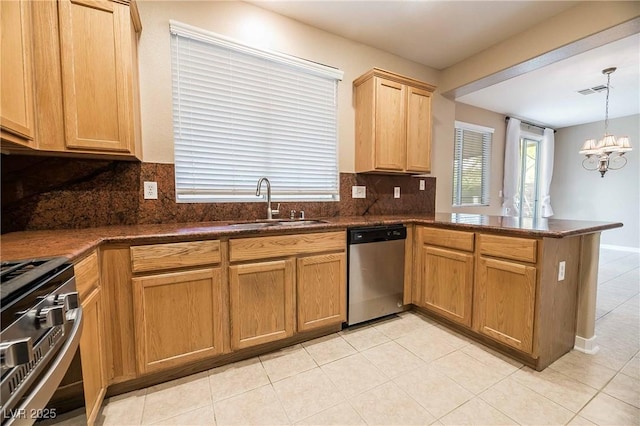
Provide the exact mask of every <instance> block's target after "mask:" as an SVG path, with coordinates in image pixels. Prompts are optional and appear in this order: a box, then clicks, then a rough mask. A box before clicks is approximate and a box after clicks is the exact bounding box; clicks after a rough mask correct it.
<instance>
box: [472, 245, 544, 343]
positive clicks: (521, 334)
mask: <svg viewBox="0 0 640 426" xmlns="http://www.w3.org/2000/svg"><path fill="white" fill-rule="evenodd" d="M476 285H477V294H476V306H475V309H476V311H477V312H476V313H477V315H476V316H475V318H476V321H477V327H478V331H479V332H480V333H482V334H485V335H487V336H489V337H491V338H493V339H495V340H497V341H499V342H502V343H505V344H507V345H509V346H511V347H514V348H516V349H519V350H521V351H523V352H527V353H532V351H533V320H534V307H535V289H536V268H534V267H532V266H526V265H522V264H519V263H515V262H509V261H503V260H496V259H490V258H485V257H483V256H480V258H479V261H478V280H477V284H476Z"/></svg>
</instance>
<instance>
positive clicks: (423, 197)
mask: <svg viewBox="0 0 640 426" xmlns="http://www.w3.org/2000/svg"><path fill="white" fill-rule="evenodd" d="M1 172H2V233H7V232H14V231H25V230H41V229H71V228H88V227H97V226H106V225H134V224H148V223H171V222H174V223H181V222H207V221H215V220H254V219H261V218H265V217H266V204H265V203H263V202H258V203H176V201H175V187H174V185H175V184H174V181H175V177H174V167H173V164H159V163H138V162H127V161H112V160H88V159H76V158H56V157H30V156H17V155H10V156H9V155H2V167H1ZM421 179H424V180H425V183H426V186H425V190H423V191H421V190H419V181H420V180H421ZM144 181H156V182H158V199H157V200H145V199H143V191H142V186H143V182H144ZM435 184H436V180H435V178H431V177H426V178H424V177H421V178H413V177H410V176H406V175H380V174H355V173H341V174H340V201H338V202H302V203H298V202H286V203H282V205H281V207H280V211H281V216H282V217H285V218H287V217H289V211H290V210H292V209H293V210H296V211H300V210H304V211H305V215H306V217H308V218H316V217H332V216H359V215H367V214H375V215H379V214H407V213H424V214H433V213H434V212H435V188H436V186H435ZM353 185H364V186H366V187H367V198H364V199H353V198H351V187H352V186H353ZM396 186H398V187H400V188H401V189H400V194H401V196H400V198H399V199H395V198H393V188H394V187H396Z"/></svg>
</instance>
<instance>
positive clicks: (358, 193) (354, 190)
mask: <svg viewBox="0 0 640 426" xmlns="http://www.w3.org/2000/svg"><path fill="white" fill-rule="evenodd" d="M351 198H367V187H366V186H352V187H351Z"/></svg>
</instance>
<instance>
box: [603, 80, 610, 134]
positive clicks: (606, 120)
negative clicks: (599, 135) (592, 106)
mask: <svg viewBox="0 0 640 426" xmlns="http://www.w3.org/2000/svg"><path fill="white" fill-rule="evenodd" d="M610 83H611V73H607V100H606V102H605V110H604V135H605V136H606V135H608V134H609V84H610Z"/></svg>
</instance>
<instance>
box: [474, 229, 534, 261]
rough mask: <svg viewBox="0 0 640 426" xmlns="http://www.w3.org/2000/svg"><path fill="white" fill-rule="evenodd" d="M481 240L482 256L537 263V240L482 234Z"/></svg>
mask: <svg viewBox="0 0 640 426" xmlns="http://www.w3.org/2000/svg"><path fill="white" fill-rule="evenodd" d="M479 239H480V240H479V243H478V244H479V247H480V254H486V255H488V256H495V257H502V258H504V259H513V260H521V261H523V262H531V263H535V262H536V258H537V256H536V249H537V245H538V242H537V241H536V240H532V239H527V238H517V237H500V236H497V235H485V234H480V235H479Z"/></svg>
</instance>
